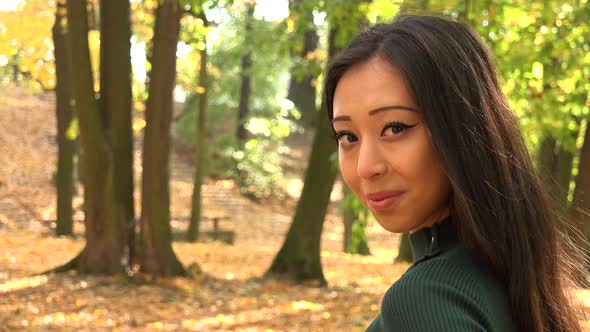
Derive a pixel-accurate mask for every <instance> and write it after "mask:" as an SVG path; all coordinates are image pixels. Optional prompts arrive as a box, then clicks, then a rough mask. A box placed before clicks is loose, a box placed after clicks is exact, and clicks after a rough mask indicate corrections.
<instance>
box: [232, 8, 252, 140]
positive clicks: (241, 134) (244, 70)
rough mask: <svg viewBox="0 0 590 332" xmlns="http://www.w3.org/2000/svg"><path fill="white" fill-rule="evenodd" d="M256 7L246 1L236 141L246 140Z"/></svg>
mask: <svg viewBox="0 0 590 332" xmlns="http://www.w3.org/2000/svg"><path fill="white" fill-rule="evenodd" d="M255 7H256V1H255V0H248V1H246V26H245V29H244V36H245V38H244V39H245V40H244V48H245V53H244V55H243V56H242V65H241V69H240V72H241V74H240V77H241V82H242V83H241V85H240V104H239V106H238V129H237V134H236V137H237V138H238V141H243V140H245V139H246V127H245V126H246V118H247V117H248V114H250V96H251V95H252V78H251V73H250V71H251V69H252V50H251V47H252V43H251V42H250V40H251V39H252V21H253V20H254V8H255Z"/></svg>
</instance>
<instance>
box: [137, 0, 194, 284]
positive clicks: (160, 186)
mask: <svg viewBox="0 0 590 332" xmlns="http://www.w3.org/2000/svg"><path fill="white" fill-rule="evenodd" d="M181 14H182V10H181V8H180V5H179V3H178V2H177V1H175V0H163V1H161V2H160V4H159V5H158V8H157V9H156V24H155V29H154V38H153V53H152V58H151V60H152V70H151V72H150V85H149V96H148V99H147V103H146V127H145V137H144V145H143V176H142V200H141V223H140V249H139V261H140V269H141V270H142V271H144V272H147V273H150V274H155V275H161V276H174V275H181V274H185V270H184V268H183V266H182V264H181V263H180V261H179V260H178V258H177V257H176V254H175V253H174V251H173V250H172V234H171V229H170V188H169V178H170V167H169V159H170V158H169V154H170V121H171V117H172V106H173V90H174V83H175V80H176V44H177V43H178V38H179V32H180V18H181Z"/></svg>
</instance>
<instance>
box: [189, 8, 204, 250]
mask: <svg viewBox="0 0 590 332" xmlns="http://www.w3.org/2000/svg"><path fill="white" fill-rule="evenodd" d="M199 18H200V19H201V20H202V22H203V26H204V28H205V29H207V28H208V27H209V21H208V20H207V17H206V15H205V12H204V9H203V8H201V12H200V14H199ZM202 42H203V44H202V45H203V46H202V48H201V50H200V51H199V54H200V67H199V91H198V93H199V109H198V114H197V122H196V127H197V128H196V133H197V142H196V144H195V177H194V186H193V199H192V212H191V220H190V224H189V227H188V231H187V240H188V241H190V242H194V241H196V240H197V239H198V236H199V226H200V222H201V186H202V185H203V178H204V176H205V160H206V157H207V145H206V144H205V143H206V140H207V128H206V124H207V94H208V92H209V82H208V75H207V61H208V60H207V59H208V57H207V31H205V33H203V34H202Z"/></svg>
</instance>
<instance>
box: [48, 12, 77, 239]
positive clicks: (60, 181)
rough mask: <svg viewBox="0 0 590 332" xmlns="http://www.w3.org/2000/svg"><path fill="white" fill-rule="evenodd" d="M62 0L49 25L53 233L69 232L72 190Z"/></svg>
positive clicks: (70, 117)
mask: <svg viewBox="0 0 590 332" xmlns="http://www.w3.org/2000/svg"><path fill="white" fill-rule="evenodd" d="M65 15H66V7H65V2H61V1H58V2H57V3H56V10H55V22H54V24H53V30H52V33H53V45H54V53H55V76H56V83H55V100H56V102H55V104H56V107H55V111H56V116H57V147H58V158H57V176H56V188H57V226H56V229H55V232H56V234H57V235H72V225H73V222H72V213H73V209H72V197H73V192H74V178H73V172H74V140H73V139H72V138H69V137H68V135H67V133H68V128H69V127H70V125H71V123H72V120H73V119H74V110H73V108H72V104H71V103H70V101H71V99H72V92H71V91H72V84H71V79H70V74H71V73H70V68H69V66H70V65H69V63H70V59H69V55H68V52H69V50H68V46H67V43H68V41H67V36H66V33H67V27H66V25H65V24H66V20H65Z"/></svg>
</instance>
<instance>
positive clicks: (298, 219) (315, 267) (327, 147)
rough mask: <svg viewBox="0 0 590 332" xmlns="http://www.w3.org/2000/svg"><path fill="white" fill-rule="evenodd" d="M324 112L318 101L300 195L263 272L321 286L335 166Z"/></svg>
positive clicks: (333, 47)
mask: <svg viewBox="0 0 590 332" xmlns="http://www.w3.org/2000/svg"><path fill="white" fill-rule="evenodd" d="M336 34H337V30H336V29H335V28H332V29H331V30H330V34H329V37H328V39H329V51H328V53H329V56H334V54H335V53H336V41H335V39H336ZM326 114H327V109H326V105H325V103H322V107H321V112H318V114H317V116H319V119H318V128H317V132H316V134H315V137H314V140H313V145H312V149H311V155H310V159H309V164H308V167H307V171H306V173H305V179H304V184H303V190H302V192H301V197H300V198H299V201H298V202H297V207H296V209H295V215H294V217H293V221H292V223H291V226H290V227H289V231H288V233H287V237H286V238H285V241H284V242H283V245H282V246H281V249H280V250H279V252H278V253H277V255H276V256H275V258H274V260H273V262H272V265H271V266H270V268H269V269H268V271H267V272H266V275H267V276H280V277H286V278H289V279H293V280H295V281H297V282H302V281H305V280H317V281H319V282H320V284H321V285H325V284H326V283H327V281H326V278H325V276H324V272H323V270H322V264H321V260H320V240H321V236H322V227H323V224H324V218H325V216H326V211H327V208H328V203H329V202H330V193H331V192H332V187H333V185H334V180H335V179H336V174H337V168H336V167H334V165H333V164H332V161H331V160H330V156H332V155H333V154H334V153H335V152H336V145H335V144H334V141H333V140H332V139H331V137H330V134H329V133H330V131H331V128H330V126H331V124H330V120H329V119H328V117H327V116H326Z"/></svg>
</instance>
